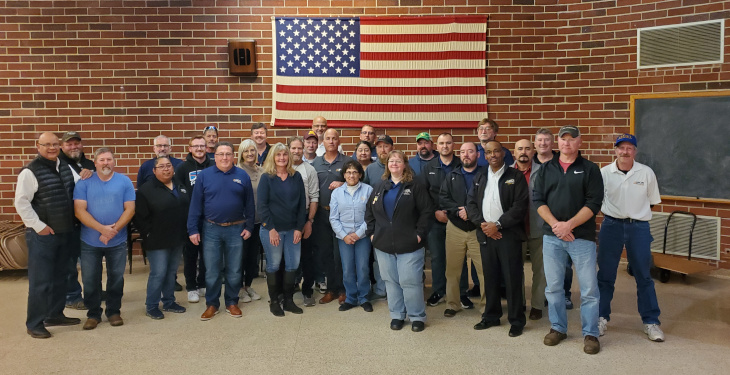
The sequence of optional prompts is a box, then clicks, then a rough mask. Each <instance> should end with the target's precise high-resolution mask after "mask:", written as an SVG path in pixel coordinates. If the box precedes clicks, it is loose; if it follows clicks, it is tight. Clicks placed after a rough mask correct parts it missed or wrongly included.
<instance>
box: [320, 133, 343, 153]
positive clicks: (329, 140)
mask: <svg viewBox="0 0 730 375" xmlns="http://www.w3.org/2000/svg"><path fill="white" fill-rule="evenodd" d="M322 143H323V144H324V149H325V151H326V152H327V153H328V154H334V153H336V152H339V151H338V150H337V148H338V147H340V133H339V132H338V131H337V130H335V129H327V130H326V131H324V134H323V138H322Z"/></svg>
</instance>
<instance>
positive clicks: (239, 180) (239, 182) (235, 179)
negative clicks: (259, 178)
mask: <svg viewBox="0 0 730 375" xmlns="http://www.w3.org/2000/svg"><path fill="white" fill-rule="evenodd" d="M233 182H235V183H237V184H239V185H243V183H242V182H241V179H238V178H234V179H233Z"/></svg>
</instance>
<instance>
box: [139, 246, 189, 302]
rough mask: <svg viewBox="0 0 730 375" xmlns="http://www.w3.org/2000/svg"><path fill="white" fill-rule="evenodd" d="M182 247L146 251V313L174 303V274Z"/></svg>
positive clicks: (178, 263)
mask: <svg viewBox="0 0 730 375" xmlns="http://www.w3.org/2000/svg"><path fill="white" fill-rule="evenodd" d="M182 248H183V245H180V246H177V247H171V248H167V249H156V250H147V260H149V261H150V275H149V277H148V278H147V300H146V301H145V305H147V311H149V310H152V309H157V308H159V307H160V296H162V307H164V308H167V307H170V305H172V304H173V303H175V274H176V273H177V267H178V266H179V265H180V255H181V254H182Z"/></svg>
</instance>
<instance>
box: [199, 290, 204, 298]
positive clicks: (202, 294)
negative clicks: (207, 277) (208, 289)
mask: <svg viewBox="0 0 730 375" xmlns="http://www.w3.org/2000/svg"><path fill="white" fill-rule="evenodd" d="M198 295H199V296H203V297H205V288H198Z"/></svg>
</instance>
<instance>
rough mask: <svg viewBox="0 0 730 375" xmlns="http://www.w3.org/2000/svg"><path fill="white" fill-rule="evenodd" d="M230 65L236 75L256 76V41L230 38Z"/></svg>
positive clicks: (231, 70)
mask: <svg viewBox="0 0 730 375" xmlns="http://www.w3.org/2000/svg"><path fill="white" fill-rule="evenodd" d="M228 67H229V71H230V73H231V74H232V75H234V76H255V75H256V74H257V73H256V41H255V40H229V41H228Z"/></svg>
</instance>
